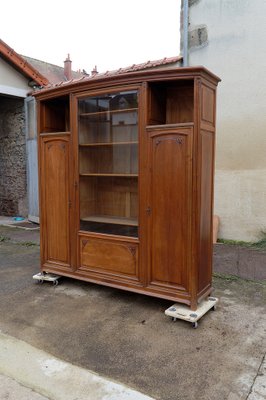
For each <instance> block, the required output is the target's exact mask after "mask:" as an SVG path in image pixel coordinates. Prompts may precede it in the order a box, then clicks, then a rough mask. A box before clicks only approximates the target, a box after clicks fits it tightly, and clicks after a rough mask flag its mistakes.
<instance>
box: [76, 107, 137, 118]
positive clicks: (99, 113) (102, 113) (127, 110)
mask: <svg viewBox="0 0 266 400" xmlns="http://www.w3.org/2000/svg"><path fill="white" fill-rule="evenodd" d="M132 111H138V108H125V109H121V110H106V111H97V112H88V113H80V114H79V115H80V116H81V117H86V116H93V115H104V114H117V113H126V112H132Z"/></svg>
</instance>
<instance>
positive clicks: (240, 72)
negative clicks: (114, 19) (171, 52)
mask: <svg viewBox="0 0 266 400" xmlns="http://www.w3.org/2000/svg"><path fill="white" fill-rule="evenodd" d="M265 15H266V1H265V0H256V1H252V0H215V1H214V0H196V1H190V8H189V32H190V34H189V65H204V66H206V67H207V68H208V69H210V70H211V71H212V72H214V73H215V74H216V75H218V76H219V77H220V78H221V79H222V82H221V83H220V85H219V87H218V100H217V141H216V185H215V213H216V214H218V215H219V216H220V218H221V229H220V233H219V237H222V238H228V239H235V240H247V241H249V240H256V239H258V237H259V235H260V232H261V231H262V230H264V231H265V230H266V78H265V71H266V53H265V51H264V50H263V46H264V43H265V42H266V29H265Z"/></svg>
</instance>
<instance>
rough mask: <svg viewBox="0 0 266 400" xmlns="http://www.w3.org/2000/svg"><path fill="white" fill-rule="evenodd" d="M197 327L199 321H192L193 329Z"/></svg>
mask: <svg viewBox="0 0 266 400" xmlns="http://www.w3.org/2000/svg"><path fill="white" fill-rule="evenodd" d="M197 327H198V323H197V321H196V322H192V328H193V329H197Z"/></svg>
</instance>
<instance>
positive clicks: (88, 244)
mask: <svg viewBox="0 0 266 400" xmlns="http://www.w3.org/2000/svg"><path fill="white" fill-rule="evenodd" d="M79 240H80V268H79V270H78V271H82V270H83V271H87V272H88V273H89V272H91V273H94V274H102V275H106V276H109V277H113V278H114V279H117V278H118V277H119V276H120V277H121V278H128V279H130V280H138V275H139V272H138V243H135V242H127V241H124V240H123V241H122V240H116V239H103V238H95V237H89V236H81V237H80V239H79Z"/></svg>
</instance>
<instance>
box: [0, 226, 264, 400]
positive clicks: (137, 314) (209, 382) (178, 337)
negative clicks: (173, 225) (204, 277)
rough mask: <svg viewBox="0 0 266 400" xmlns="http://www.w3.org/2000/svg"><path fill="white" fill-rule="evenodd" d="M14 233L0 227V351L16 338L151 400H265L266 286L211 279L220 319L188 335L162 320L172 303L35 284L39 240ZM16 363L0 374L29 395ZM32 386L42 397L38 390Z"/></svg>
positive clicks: (210, 318) (85, 286) (77, 285)
mask: <svg viewBox="0 0 266 400" xmlns="http://www.w3.org/2000/svg"><path fill="white" fill-rule="evenodd" d="M15 231H18V229H14V228H7V227H0V330H1V335H0V343H1V340H7V339H5V338H8V340H10V341H11V342H12V340H15V339H17V340H18V341H17V342H16V343H20V344H21V343H25V345H30V346H31V348H32V349H35V350H36V351H40V350H41V351H43V352H45V353H47V354H49V357H54V358H55V359H57V360H60V361H61V362H64V363H68V364H67V365H73V366H75V367H77V368H82V371H85V370H87V371H88V370H89V371H93V372H94V373H96V374H99V375H100V376H101V377H106V378H108V379H111V380H113V381H115V382H120V383H122V384H124V385H127V386H129V387H131V388H132V389H135V390H137V391H139V392H141V393H144V394H146V395H147V396H150V397H152V398H154V399H157V400H159V399H161V400H179V399H182V400H192V399H199V400H201V399H202V400H209V399H211V400H242V399H245V400H246V399H248V400H262V399H266V381H265V379H266V362H265V359H264V357H265V352H266V312H265V311H266V285H265V284H263V283H260V282H252V281H245V280H241V279H236V278H230V277H216V278H215V279H214V288H215V290H214V293H213V295H215V296H217V297H219V299H220V303H219V305H218V308H217V311H215V312H209V313H208V314H206V315H205V316H204V317H203V318H202V320H201V321H200V323H199V328H198V329H192V328H191V326H190V324H188V323H186V322H183V321H177V322H172V321H171V320H170V318H168V317H166V316H165V315H164V310H165V309H166V308H168V307H169V306H170V305H171V304H172V302H169V301H165V300H160V299H155V298H152V297H146V296H142V295H137V294H133V293H130V292H124V291H120V290H116V289H111V288H107V287H104V286H97V285H94V284H89V283H85V282H81V281H77V280H71V279H67V278H62V281H61V283H60V285H59V286H57V287H54V286H52V285H51V284H49V283H47V282H46V283H44V284H43V285H38V284H36V283H34V282H33V280H32V275H33V274H34V273H36V272H38V271H39V246H38V245H36V243H38V237H37V235H36V231H35V232H33V233H32V238H31V239H32V240H31V239H30V237H29V236H27V240H25V236H24V234H23V232H27V235H29V233H28V232H29V231H23V230H19V231H20V233H15ZM25 234H26V233H25ZM34 235H35V236H34ZM8 238H9V239H8ZM34 243H35V244H34ZM14 338H15V339H14ZM2 343H3V342H2ZM6 347H7V346H6ZM14 348H15V347H13V349H14ZM19 348H20V347H19ZM10 349H12V347H10ZM35 350H27V351H28V353H29V354H31V353H32V352H33V351H35ZM10 351H11V350H10ZM15 352H16V353H18V352H17V351H15ZM1 354H2V352H1ZM8 357H9V356H7V358H8ZM25 363H26V360H25ZM9 364H10V363H9ZM13 364H16V361H15V359H14V362H13V363H11V366H9V367H8V368H10V369H8V368H7V367H6V369H7V370H4V369H5V361H3V359H2V361H1V358H0V371H2V373H6V374H7V375H9V376H12V377H13V378H15V379H16V380H17V381H18V382H21V383H24V384H26V385H27V386H30V380H31V377H32V379H33V375H32V376H31V374H28V381H27V382H25V381H24V380H23V378H22V373H21V372H20V371H21V370H17V371H15V372H16V373H13V372H14V371H13V372H12V368H13V367H12V365H13ZM13 369H14V368H13ZM72 376H75V375H72ZM71 379H72V378H71V377H70V378H68V383H69V380H70V381H71ZM73 381H74V378H73ZM66 384H67V383H66ZM73 384H74V382H73ZM0 385H1V381H0ZM34 385H35V384H34ZM52 385H54V384H53V383H52V382H51V386H52ZM30 387H32V388H34V390H35V391H37V392H38V393H40V394H42V395H44V396H45V395H47V391H46V392H45V391H44V389H43V387H42V385H41V383H40V384H39V387H38V385H37V387H36V386H30ZM46 389H47V388H46ZM0 393H1V392H0ZM56 396H57V397H56ZM47 397H49V398H52V399H55V400H58V399H59V397H58V394H57V395H56V394H55V393H54V394H51V393H50V392H49V395H48V396H47ZM3 398H4V397H3ZM105 398H106V397H102V399H105ZM125 398H126V397H125ZM28 399H31V397H28ZM32 399H33V398H32ZM74 399H75V397H73V398H72V400H74ZM76 400H80V399H79V397H76Z"/></svg>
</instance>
